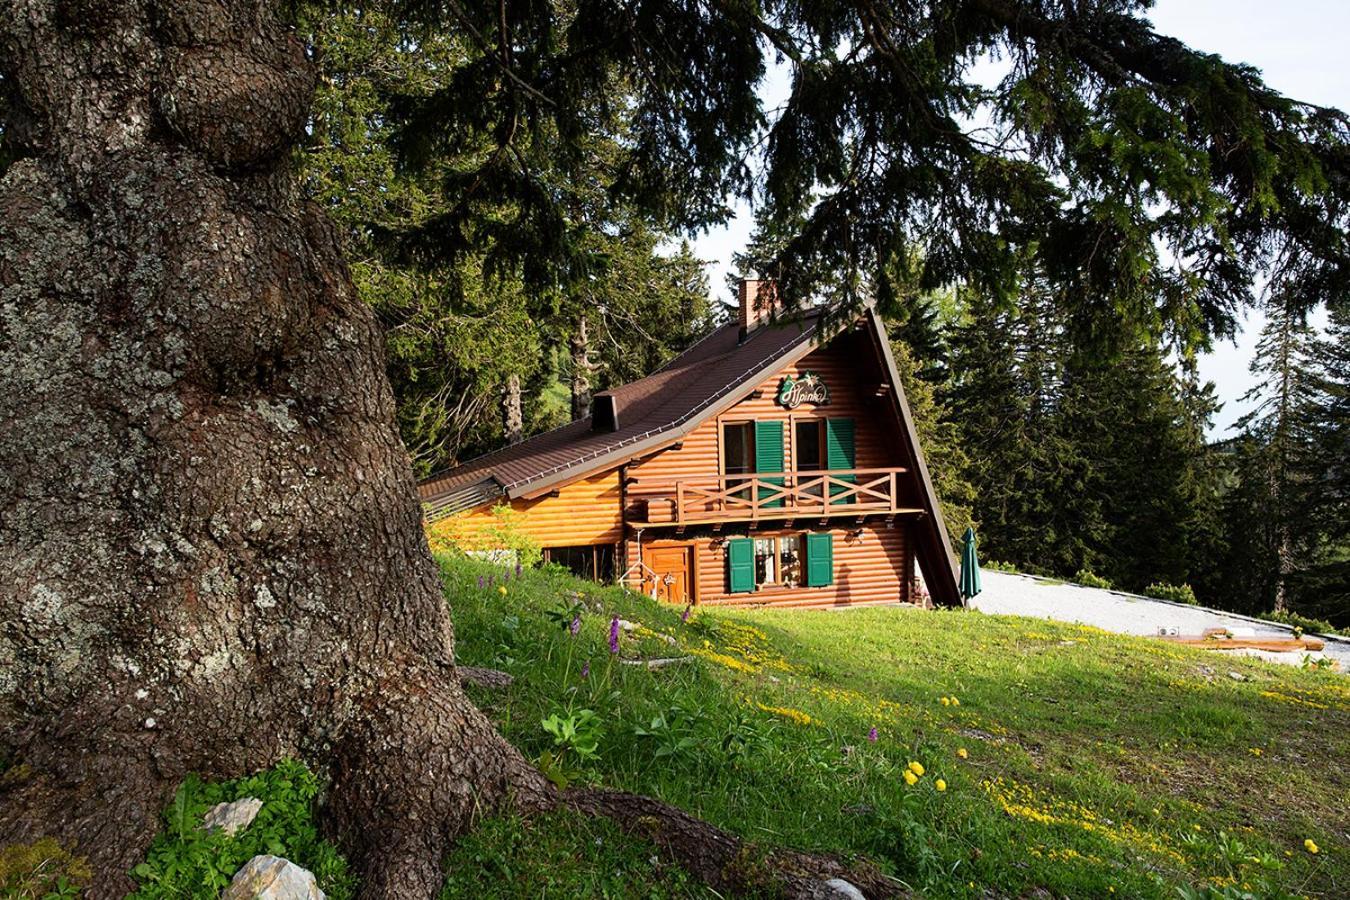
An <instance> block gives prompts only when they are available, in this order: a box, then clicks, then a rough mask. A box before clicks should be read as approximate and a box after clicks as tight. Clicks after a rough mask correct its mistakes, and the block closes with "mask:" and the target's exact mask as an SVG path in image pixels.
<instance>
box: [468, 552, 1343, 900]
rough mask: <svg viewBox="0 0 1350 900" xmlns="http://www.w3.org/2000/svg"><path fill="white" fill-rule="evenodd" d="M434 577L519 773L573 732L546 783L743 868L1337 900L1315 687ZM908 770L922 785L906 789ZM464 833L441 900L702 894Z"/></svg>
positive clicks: (934, 624)
mask: <svg viewBox="0 0 1350 900" xmlns="http://www.w3.org/2000/svg"><path fill="white" fill-rule="evenodd" d="M443 564H444V569H445V577H446V585H447V593H448V596H449V598H450V601H451V604H452V606H453V610H454V619H455V623H456V632H457V635H458V654H459V657H460V659H461V661H463V662H465V663H466V664H476V665H486V666H494V667H497V668H501V669H505V670H507V671H510V672H512V673H513V674H515V675H516V676H517V682H516V684H515V685H514V686H513V687H512V688H510V689H509V690H506V691H497V692H489V691H475V697H476V699H478V700H479V701H480V702H481V703H482V704H483V705H484V706H485V708H487V709H488V710H489V711H490V712H491V714H492V715H493V716H494V718H495V719H496V721H497V722H498V723H499V724H500V725H501V727H502V728H503V730H504V731H505V733H506V734H507V735H508V737H510V738H511V739H512V740H513V741H514V742H515V743H516V744H517V745H518V746H520V747H522V748H523V749H524V750H525V751H526V752H527V753H528V754H529V755H530V756H531V757H532V758H538V757H539V756H540V755H541V754H543V753H544V752H546V751H549V752H552V753H555V754H556V753H557V748H555V747H554V746H553V739H552V738H551V736H550V735H549V734H547V733H546V732H545V731H544V730H543V729H542V728H541V727H540V721H541V719H543V718H544V717H546V716H548V715H550V714H551V713H555V712H556V713H558V714H559V715H560V716H561V717H564V718H565V717H566V716H567V714H569V713H575V712H576V711H578V710H580V709H583V708H584V709H591V710H594V711H595V712H596V713H598V715H599V720H600V723H601V726H602V729H603V733H602V734H601V736H600V739H599V743H598V749H597V751H596V755H595V756H594V758H592V759H589V760H582V759H580V758H579V757H578V756H577V755H576V754H575V753H572V752H570V751H564V752H563V753H562V766H563V768H565V769H568V770H570V771H571V774H572V777H573V778H579V779H582V780H593V781H598V782H603V783H606V784H611V785H616V786H621V787H624V788H628V789H631V790H634V791H641V792H644V793H652V794H656V795H658V796H660V797H662V798H664V799H666V800H669V801H671V802H673V803H676V804H678V805H680V806H682V807H685V808H687V809H690V810H692V811H694V812H696V813H698V814H699V815H702V816H704V817H706V818H708V819H710V820H712V821H714V822H716V823H718V824H720V825H723V826H725V827H728V828H731V829H734V830H736V831H738V832H739V833H741V834H743V835H746V836H748V837H750V838H752V839H754V840H756V841H760V842H763V843H766V844H784V845H791V846H796V847H804V848H813V849H822V850H830V851H835V852H840V853H844V854H861V855H865V856H867V857H868V858H870V859H872V860H873V861H875V862H876V863H877V864H879V865H881V866H882V867H883V868H885V869H886V870H888V871H890V872H891V873H893V874H894V875H895V876H896V877H897V878H899V879H901V880H903V881H904V882H905V883H906V884H909V885H910V886H912V887H914V888H915V889H916V890H918V891H919V892H921V893H923V894H925V895H927V896H932V897H942V896H983V895H985V894H986V893H987V892H992V893H994V894H995V895H1000V896H1001V895H1013V896H1016V895H1019V894H1022V893H1024V892H1027V891H1030V890H1032V889H1034V888H1045V889H1048V890H1050V891H1052V892H1054V893H1055V894H1057V895H1069V896H1075V897H1078V896H1110V895H1111V894H1112V893H1114V894H1115V895H1116V896H1131V897H1133V896H1176V895H1177V892H1178V889H1181V890H1182V891H1196V892H1197V894H1196V895H1200V896H1203V895H1204V892H1205V891H1207V890H1210V889H1211V888H1212V886H1214V885H1218V886H1220V887H1221V888H1223V887H1225V886H1228V887H1227V892H1228V893H1229V894H1230V895H1237V892H1238V891H1240V890H1241V886H1242V885H1244V884H1245V885H1248V886H1249V887H1250V890H1251V892H1252V893H1253V894H1254V895H1256V896H1278V895H1280V893H1281V892H1288V893H1290V894H1294V895H1305V894H1306V895H1309V896H1325V897H1340V896H1346V895H1348V894H1350V852H1348V849H1350V848H1348V847H1347V843H1348V842H1350V813H1348V812H1347V801H1348V800H1350V791H1348V790H1347V783H1348V782H1350V765H1347V763H1348V762H1350V747H1348V746H1347V741H1346V736H1347V734H1350V731H1348V730H1347V725H1348V724H1350V682H1347V681H1346V680H1345V678H1344V677H1342V676H1338V675H1334V674H1330V673H1312V672H1302V671H1298V670H1294V669H1286V668H1282V667H1274V666H1270V665H1267V664H1262V663H1257V662H1250V661H1245V660H1234V659H1222V658H1219V657H1218V656H1216V655H1213V654H1208V655H1207V654H1206V653H1205V652H1204V651H1198V650H1187V649H1184V648H1176V647H1171V646H1168V645H1165V644H1162V643H1159V642H1157V641H1151V640H1148V639H1135V638H1125V637H1119V636H1114V635H1108V634H1106V633H1103V632H1100V631H1097V630H1094V629H1087V628H1081V627H1075V626H1068V625H1056V624H1049V623H1043V622H1038V621H1032V620H1026V619H1017V618H1012V617H992V616H983V615H979V614H974V613H961V612H937V613H918V612H913V611H904V610H897V609H871V610H856V611H848V612H843V613H837V614H832V613H803V612H787V611H784V612H773V611H739V612H730V611H725V612H715V613H714V612H700V613H697V614H696V615H695V616H694V618H693V620H692V621H691V622H690V623H688V624H682V623H681V622H680V619H679V614H678V613H679V611H678V610H673V609H670V608H661V607H659V606H657V605H656V604H654V603H653V602H651V601H649V600H647V599H646V598H643V597H638V596H635V595H632V594H628V593H625V592H623V591H620V590H617V589H606V588H599V587H596V586H595V585H591V584H588V583H585V582H579V581H576V580H574V579H571V578H569V577H567V576H565V575H560V574H550V573H545V572H526V573H525V574H524V575H523V576H522V577H520V578H517V577H515V575H514V573H504V572H503V571H502V570H500V569H494V568H492V567H490V566H487V565H482V564H477V563H473V562H468V561H465V560H462V559H453V558H446V559H445V560H444V561H443ZM504 575H506V576H508V580H507V581H506V584H505V585H504V586H505V589H506V591H505V594H504V595H503V593H502V592H501V588H502V587H503V585H502V583H501V582H502V579H503V576H504ZM480 578H484V579H487V578H491V579H492V581H491V582H490V583H485V584H484V586H482V587H480V586H479V579H480ZM577 599H579V600H580V602H581V603H583V604H584V613H583V615H582V630H581V633H580V635H579V636H577V637H575V638H573V637H571V636H570V635H569V634H568V632H567V630H566V628H565V627H562V626H560V624H559V621H556V620H555V618H551V617H550V615H549V614H550V613H554V614H555V616H556V617H557V618H559V619H561V620H562V621H563V622H565V621H566V619H567V618H569V617H570V616H569V615H567V614H566V613H565V610H566V609H567V608H568V607H569V606H571V605H572V604H573V603H574V602H576V600H577ZM615 614H618V615H621V616H623V617H624V618H625V619H628V620H631V621H635V622H640V623H642V625H643V626H645V627H644V628H643V629H642V630H640V631H637V632H625V633H624V635H623V637H622V641H621V643H622V648H621V654H622V655H623V656H637V655H641V656H647V657H653V656H671V655H678V654H680V653H682V652H684V651H685V650H691V651H692V652H694V653H695V654H697V655H698V656H699V657H700V658H699V659H698V660H697V661H696V662H695V663H693V664H690V665H682V666H676V667H672V668H668V669H663V670H659V671H647V670H645V669H635V668H632V667H628V666H622V665H615V664H614V662H613V659H612V658H611V656H610V654H609V652H608V650H607V647H606V643H607V635H608V624H609V621H610V617H611V616H612V615H615ZM666 635H669V636H670V637H671V638H673V639H674V640H675V641H676V642H678V644H679V648H676V647H672V646H671V645H670V643H669V642H668V640H667V639H666V637H665V636H666ZM586 661H589V663H590V665H591V671H590V674H589V677H587V678H584V679H583V678H581V677H579V670H580V668H581V666H582V664H583V662H586ZM1230 672H1237V673H1239V674H1241V675H1243V676H1244V678H1245V680H1243V681H1237V680H1234V679H1232V678H1230V677H1229V674H1228V673H1230ZM943 697H948V698H952V697H955V698H956V699H957V700H959V701H960V702H959V705H955V704H950V703H949V704H947V705H944V704H943V703H942V702H941V698H943ZM658 716H659V717H660V718H661V721H659V722H657V723H656V724H655V727H653V719H654V718H656V717H658ZM872 727H875V728H876V729H877V731H878V736H879V739H878V740H877V741H875V742H871V741H869V740H868V738H867V734H868V730H869V729H870V728H872ZM640 731H646V732H649V733H648V734H641V733H639V732H640ZM652 732H654V733H652ZM959 749H965V750H967V752H968V756H967V758H965V759H961V758H959V757H958V752H957V751H958V750H959ZM1256 751H1259V755H1258V754H1257V752H1256ZM912 760H917V761H920V762H921V763H922V765H923V766H924V767H925V774H924V776H923V777H922V778H920V779H918V781H917V783H916V784H915V785H914V786H909V785H907V784H906V783H905V782H904V781H903V779H902V774H903V771H904V768H905V766H906V765H907V764H908V763H909V762H910V761H912ZM938 777H941V778H943V779H944V780H945V782H946V783H947V786H948V787H947V790H946V791H945V793H939V792H938V791H937V790H935V780H936V778H938ZM485 827H486V830H485V831H484V832H482V834H481V836H479V837H476V838H474V839H471V840H470V841H469V842H467V843H466V844H465V845H464V846H463V847H462V848H461V849H460V850H459V851H458V852H457V853H456V854H455V855H454V857H452V859H451V860H450V861H449V871H450V872H451V880H450V884H449V885H448V886H447V890H446V896H447V897H465V898H469V897H472V898H475V900H480V898H482V897H485V896H520V894H519V893H518V891H519V890H520V889H521V887H522V886H523V885H530V886H531V887H530V888H529V889H528V890H527V891H526V894H525V895H528V896H557V897H568V896H652V897H657V896H660V897H665V896H698V895H701V894H702V892H701V889H699V888H698V887H697V886H696V885H693V884H691V883H690V882H689V881H688V880H687V879H686V878H684V877H683V876H682V875H680V873H678V872H676V871H673V870H670V869H668V868H662V867H661V866H660V865H659V864H658V863H655V862H653V861H652V860H650V859H649V858H648V857H649V854H648V853H647V850H646V849H645V848H642V847H639V846H635V845H632V844H631V842H628V841H626V840H624V839H621V838H619V837H618V836H617V835H615V834H613V833H612V831H610V830H608V829H605V828H604V827H603V826H588V825H585V824H582V823H577V822H575V821H569V820H565V819H552V820H548V821H546V822H544V823H541V824H538V825H535V826H532V827H529V828H528V831H525V830H524V829H526V828H527V826H524V825H522V824H521V823H520V822H516V821H512V820H495V821H492V822H489V823H486V826H485ZM1308 838H1311V839H1313V840H1314V841H1315V842H1316V843H1317V844H1318V845H1319V847H1320V850H1321V852H1320V853H1318V854H1316V855H1313V854H1311V853H1309V852H1308V851H1307V850H1306V849H1305V848H1304V841H1305V839H1308ZM606 879H608V880H606ZM1216 895H1217V894H1216Z"/></svg>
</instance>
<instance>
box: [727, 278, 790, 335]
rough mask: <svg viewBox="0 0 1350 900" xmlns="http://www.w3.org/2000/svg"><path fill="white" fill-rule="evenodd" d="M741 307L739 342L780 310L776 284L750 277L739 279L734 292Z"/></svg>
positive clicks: (780, 301) (765, 279)
mask: <svg viewBox="0 0 1350 900" xmlns="http://www.w3.org/2000/svg"><path fill="white" fill-rule="evenodd" d="M736 294H737V300H739V301H740V307H741V340H744V339H745V337H746V335H748V334H749V333H750V332H752V331H754V330H755V329H756V328H758V327H759V326H760V325H763V324H764V323H765V322H770V321H772V320H773V318H774V317H775V316H776V315H777V314H778V311H779V310H780V309H782V307H783V303H782V298H781V297H779V296H778V283H777V282H776V281H774V280H772V279H769V278H760V277H759V276H757V275H751V276H748V277H746V278H742V279H741V283H740V287H739V289H738V290H737V291H736Z"/></svg>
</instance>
